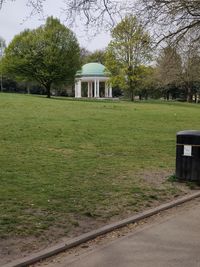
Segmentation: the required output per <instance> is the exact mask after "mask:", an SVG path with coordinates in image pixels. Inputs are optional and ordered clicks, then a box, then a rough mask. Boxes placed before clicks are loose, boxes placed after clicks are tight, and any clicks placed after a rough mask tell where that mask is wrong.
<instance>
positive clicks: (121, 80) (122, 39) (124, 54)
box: [106, 16, 151, 101]
mask: <svg viewBox="0 0 200 267" xmlns="http://www.w3.org/2000/svg"><path fill="white" fill-rule="evenodd" d="M111 36H112V41H111V42H110V43H109V45H108V49H107V53H106V66H107V67H108V69H109V70H110V71H111V73H112V77H111V82H112V83H113V85H114V86H115V85H118V86H120V87H121V88H123V89H127V90H128V91H129V93H130V96H131V100H132V101H133V100H134V95H135V91H136V88H137V86H139V83H140V81H141V78H142V73H143V67H142V65H144V64H145V63H147V62H148V61H149V60H150V58H151V40H150V37H149V34H148V32H147V31H145V29H144V27H143V26H142V25H141V24H140V23H139V21H138V20H137V19H136V17H134V16H126V17H125V18H124V20H122V21H121V22H120V23H119V24H118V25H117V26H116V27H115V28H114V29H113V30H112V32H111Z"/></svg>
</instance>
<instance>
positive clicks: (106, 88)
mask: <svg viewBox="0 0 200 267" xmlns="http://www.w3.org/2000/svg"><path fill="white" fill-rule="evenodd" d="M105 97H108V84H107V82H105Z"/></svg>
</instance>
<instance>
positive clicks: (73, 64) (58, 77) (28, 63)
mask: <svg viewBox="0 0 200 267" xmlns="http://www.w3.org/2000/svg"><path fill="white" fill-rule="evenodd" d="M79 61H80V48H79V44H78V41H77V39H76V37H75V35H74V34H73V32H72V31H70V30H69V29H68V28H66V27H65V26H64V25H62V24H61V23H60V21H59V20H58V19H55V18H53V17H49V18H48V19H47V21H46V24H45V25H43V26H40V27H39V28H37V29H35V30H25V31H24V32H22V33H20V34H19V35H17V36H15V38H14V39H13V41H12V42H11V43H10V45H9V46H8V48H7V49H6V50H5V57H4V59H3V69H4V71H5V72H6V73H7V75H9V76H10V77H14V78H15V79H17V80H21V81H37V82H38V83H39V84H41V85H42V86H43V87H44V88H45V89H46V93H47V97H50V96H51V86H52V84H55V85H58V84H63V83H65V84H66V83H70V82H72V81H73V79H74V75H75V72H76V70H77V69H78V68H79V67H80V62H79Z"/></svg>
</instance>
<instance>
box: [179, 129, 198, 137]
mask: <svg viewBox="0 0 200 267" xmlns="http://www.w3.org/2000/svg"><path fill="white" fill-rule="evenodd" d="M176 135H187V136H200V131H197V130H186V131H180V132H178V133H177V134H176Z"/></svg>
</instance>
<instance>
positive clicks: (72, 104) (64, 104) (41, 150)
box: [0, 93, 200, 238]
mask: <svg viewBox="0 0 200 267" xmlns="http://www.w3.org/2000/svg"><path fill="white" fill-rule="evenodd" d="M199 122H200V106H199V105H193V104H187V103H185V104H183V103H160V102H152V103H131V102H105V101H104V102H103V101H75V100H74V101H73V100H67V99H46V98H44V97H39V96H28V95H17V94H3V93H1V94H0V125H1V128H0V129H1V130H0V237H1V238H5V237H9V236H14V235H15V236H16V235H19V236H30V235H40V234H41V233H42V232H44V231H46V230H48V229H50V228H51V227H57V228H59V227H61V228H63V229H64V231H65V232H66V233H67V232H68V231H70V229H72V228H74V227H79V224H80V222H79V219H80V220H83V219H84V218H92V219H94V220H95V219H102V220H104V221H106V220H109V219H110V218H111V217H113V216H116V215H119V214H122V213H124V212H126V213H128V212H129V213H134V212H136V211H139V210H141V209H142V208H143V207H148V206H151V205H152V203H154V202H155V201H165V200H166V199H168V198H169V197H171V196H174V195H177V194H179V193H180V192H179V191H180V189H179V188H178V187H176V186H175V185H174V184H173V183H170V182H168V181H167V178H166V179H163V181H162V182H161V183H160V182H159V183H154V182H153V183H151V181H152V180H153V179H152V178H153V177H152V175H153V174H154V173H155V172H157V173H158V172H163V171H164V172H165V171H166V172H168V171H170V172H171V174H173V169H174V166H175V144H176V141H175V136H176V132H177V131H179V130H184V129H199V128H200V127H199ZM147 173H150V174H152V175H151V179H150V181H148V179H143V178H145V177H143V176H145V174H147ZM142 174H144V175H142Z"/></svg>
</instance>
